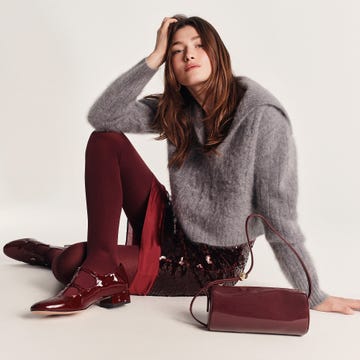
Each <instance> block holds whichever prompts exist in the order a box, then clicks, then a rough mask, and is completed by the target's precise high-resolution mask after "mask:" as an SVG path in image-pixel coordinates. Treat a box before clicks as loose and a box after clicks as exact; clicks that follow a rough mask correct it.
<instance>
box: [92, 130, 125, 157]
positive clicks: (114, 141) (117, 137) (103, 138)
mask: <svg viewBox="0 0 360 360" xmlns="http://www.w3.org/2000/svg"><path fill="white" fill-rule="evenodd" d="M128 142H129V140H128V138H127V137H126V135H125V134H124V133H123V132H116V131H93V132H92V133H91V135H90V137H89V140H88V143H87V147H86V151H89V150H90V149H96V152H99V151H101V150H102V151H108V150H114V149H117V150H118V149H119V148H121V147H122V146H126V145H127V144H128Z"/></svg>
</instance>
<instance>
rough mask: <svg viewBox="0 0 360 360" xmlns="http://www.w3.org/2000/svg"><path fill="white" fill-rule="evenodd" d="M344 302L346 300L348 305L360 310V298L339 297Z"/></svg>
mask: <svg viewBox="0 0 360 360" xmlns="http://www.w3.org/2000/svg"><path fill="white" fill-rule="evenodd" d="M339 299H341V301H342V302H345V303H346V305H348V306H350V307H352V308H353V309H357V310H360V300H358V299H347V298H339Z"/></svg>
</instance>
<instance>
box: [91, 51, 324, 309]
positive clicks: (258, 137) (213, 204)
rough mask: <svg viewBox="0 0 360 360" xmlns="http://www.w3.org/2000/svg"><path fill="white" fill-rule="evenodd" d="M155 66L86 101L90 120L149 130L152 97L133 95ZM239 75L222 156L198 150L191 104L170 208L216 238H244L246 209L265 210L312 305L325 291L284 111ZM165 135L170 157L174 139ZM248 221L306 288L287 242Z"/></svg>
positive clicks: (193, 230) (296, 282) (230, 241)
mask: <svg viewBox="0 0 360 360" xmlns="http://www.w3.org/2000/svg"><path fill="white" fill-rule="evenodd" d="M156 72H157V70H155V69H152V68H150V67H149V66H148V64H147V62H146V58H143V59H142V60H141V61H139V62H138V63H137V64H136V65H135V66H133V67H132V68H131V69H130V70H128V71H126V72H125V73H123V74H122V75H120V76H119V77H118V78H117V79H115V80H114V81H113V82H112V83H111V84H110V85H109V86H108V87H107V88H106V89H105V91H104V92H103V93H102V94H101V95H100V96H99V97H98V99H97V100H96V101H95V103H94V104H93V105H92V107H91V108H90V110H89V113H88V121H89V123H90V124H91V125H92V126H93V127H94V128H95V129H96V130H98V131H118V132H119V131H121V132H124V133H154V131H153V130H152V129H151V128H150V124H151V123H152V121H153V119H154V115H155V113H156V109H157V100H152V99H151V100H150V99H144V98H141V99H138V97H139V95H140V93H141V91H142V90H143V88H144V87H145V85H146V84H147V83H148V82H149V81H150V79H151V78H152V77H153V76H154V74H155V73H156ZM236 78H237V80H238V81H239V84H240V86H241V89H242V90H243V94H242V97H241V100H240V103H239V105H238V107H237V109H236V112H235V115H234V119H233V122H232V125H231V127H230V130H229V133H228V135H227V136H226V138H225V139H224V140H223V142H222V143H221V144H220V145H219V146H218V147H217V150H218V151H219V152H220V153H221V156H211V157H208V156H207V155H205V154H204V153H203V152H202V149H201V145H203V144H204V126H203V122H202V121H201V119H202V118H203V117H204V112H203V110H202V108H201V107H200V105H199V104H198V103H197V102H196V101H195V100H194V101H193V102H192V103H191V104H190V105H189V106H190V116H191V119H192V120H193V123H194V131H195V134H196V136H195V141H194V143H193V145H192V147H191V150H190V153H189V155H188V157H187V158H186V160H185V162H184V164H183V165H182V167H181V168H178V169H175V168H170V169H169V180H170V188H171V199H172V203H173V208H174V214H175V216H176V218H177V221H179V223H180V224H181V227H182V228H183V230H184V232H185V234H186V235H187V236H188V237H189V239H191V240H192V241H194V242H199V243H206V244H209V245H217V246H234V245H239V244H243V243H245V242H246V236H245V231H244V227H245V226H244V225H245V220H246V217H247V216H248V215H249V214H250V213H253V212H255V213H260V214H262V215H263V216H265V217H266V218H267V219H269V221H270V222H271V223H272V225H273V226H274V227H275V229H277V230H278V231H279V232H280V233H281V234H282V235H283V236H284V237H285V238H286V239H287V240H288V241H289V242H290V243H291V244H292V245H293V246H294V247H295V249H296V251H297V252H298V253H299V255H300V256H301V257H302V259H303V261H304V262H305V264H306V266H307V268H308V270H309V273H310V276H311V280H312V285H313V291H312V295H311V297H310V307H314V306H316V305H317V304H319V303H320V302H322V301H323V300H324V299H325V297H327V296H328V295H327V294H326V293H325V292H323V291H322V290H321V289H320V287H319V282H318V277H317V273H316V269H315V267H314V264H313V261H312V258H311V256H310V254H309V253H308V251H307V249H306V248H305V246H304V241H305V238H304V235H303V233H302V231H301V229H300V227H299V225H298V222H297V196H298V179H297V155H296V146H295V142H294V138H293V134H292V127H291V123H290V120H289V116H288V114H287V112H286V110H285V109H284V107H283V106H282V104H281V103H280V102H279V101H278V100H277V98H276V97H275V96H274V95H273V94H271V93H270V92H269V91H268V90H267V89H265V88H264V87H262V86H261V85H260V84H258V83H257V82H255V81H254V80H252V79H250V78H248V77H246V76H237V77H236ZM166 141H167V148H168V159H170V157H171V155H172V154H173V152H174V150H175V147H174V145H173V144H171V143H170V142H169V141H168V140H166ZM250 225H251V226H250V238H251V239H252V240H253V239H255V238H256V237H257V236H259V235H262V234H265V237H266V239H267V240H268V242H269V244H270V246H271V248H272V250H273V251H274V254H275V256H276V258H277V260H278V262H279V264H280V267H281V269H282V271H283V273H284V274H285V276H286V277H287V279H288V280H289V282H290V283H291V284H292V285H293V286H294V288H298V289H301V290H303V291H305V292H306V291H307V289H308V285H307V280H306V276H305V274H304V271H303V269H302V267H301V265H300V264H299V262H298V260H297V259H296V257H295V255H294V254H293V253H292V252H291V250H290V249H289V248H288V247H287V246H286V244H284V243H283V242H282V240H281V239H279V238H278V237H277V236H276V235H274V234H273V233H272V232H270V231H269V229H268V228H267V227H266V226H263V224H262V222H261V221H260V220H259V219H252V222H251V224H250Z"/></svg>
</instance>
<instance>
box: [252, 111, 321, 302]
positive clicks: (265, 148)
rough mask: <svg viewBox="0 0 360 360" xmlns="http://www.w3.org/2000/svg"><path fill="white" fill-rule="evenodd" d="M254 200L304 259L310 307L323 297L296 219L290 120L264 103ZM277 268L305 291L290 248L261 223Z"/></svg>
mask: <svg viewBox="0 0 360 360" xmlns="http://www.w3.org/2000/svg"><path fill="white" fill-rule="evenodd" d="M255 193H256V195H255V198H256V200H255V202H256V208H257V211H258V212H259V213H260V214H262V215H264V216H265V217H267V218H268V219H269V221H270V222H271V224H272V225H273V226H274V228H275V229H276V230H278V231H279V232H280V234H282V235H283V236H284V237H285V239H286V240H288V241H289V242H290V243H291V244H292V245H293V246H294V248H295V250H296V251H297V252H298V254H299V255H300V257H301V258H302V260H303V261H304V263H305V265H306V267H307V269H308V271H309V274H310V277H311V281H312V295H311V296H310V299H309V303H310V307H311V308H312V307H314V306H316V305H318V304H319V303H321V302H322V301H323V300H324V299H325V298H326V297H327V296H328V294H326V293H325V292H323V291H322V290H321V289H320V287H319V280H318V276H317V273H316V269H315V266H314V263H313V260H312V258H311V256H310V254H309V252H308V250H307V249H306V247H305V244H304V242H305V238H304V235H303V233H302V231H301V229H300V227H299V225H298V222H297V196H298V179H297V155H296V146H295V142H294V138H293V135H292V129H291V125H290V122H289V121H288V119H287V118H286V117H285V116H284V115H283V113H282V112H281V111H280V110H278V109H277V108H276V107H274V106H266V108H265V111H264V113H263V117H262V119H261V122H260V125H259V132H258V139H257V148H256V160H255ZM264 228H265V237H266V239H267V240H268V242H269V244H270V246H271V248H272V250H273V252H274V254H275V257H276V259H277V260H278V262H279V265H280V268H281V270H282V272H283V273H284V275H285V276H286V278H287V279H288V280H289V282H290V283H291V284H292V286H293V287H294V288H297V289H300V290H302V291H304V292H307V291H308V283H307V278H306V275H305V273H304V270H303V268H302V267H301V264H300V263H299V261H298V259H297V258H296V256H295V255H294V254H293V252H292V251H291V250H290V248H289V247H288V246H287V245H286V244H285V243H284V242H283V241H282V240H281V239H279V238H278V237H277V236H276V235H275V234H274V233H272V232H271V231H270V229H269V228H268V227H267V226H266V225H264Z"/></svg>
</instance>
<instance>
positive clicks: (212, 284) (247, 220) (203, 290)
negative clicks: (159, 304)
mask: <svg viewBox="0 0 360 360" xmlns="http://www.w3.org/2000/svg"><path fill="white" fill-rule="evenodd" d="M253 217H257V218H260V219H261V220H262V221H263V222H264V223H265V224H266V225H267V226H268V227H269V228H270V230H271V231H272V232H273V233H274V234H275V235H277V236H278V237H279V238H280V239H281V240H283V241H284V242H285V243H286V245H288V247H289V248H290V249H291V250H292V252H293V253H294V254H295V255H296V257H297V259H298V260H299V262H300V264H301V266H302V268H303V269H304V272H305V275H306V278H307V281H308V285H309V290H308V295H307V297H308V298H310V296H311V291H312V283H311V278H310V275H309V272H308V270H307V268H306V266H305V264H304V262H303V260H302V259H301V257H300V255H299V254H298V253H297V251H296V250H295V249H294V247H293V246H292V245H291V244H290V243H289V242H288V241H287V240H286V239H285V238H284V237H283V236H281V234H280V233H279V232H278V231H276V230H275V229H274V227H273V226H272V225H271V224H270V222H269V221H268V220H267V219H266V218H265V217H264V216H262V215H260V214H255V213H252V214H250V215H249V216H248V217H247V218H246V222H245V232H246V239H247V243H248V245H249V250H250V257H251V264H250V268H249V270H248V271H247V272H246V273H244V272H242V273H240V274H239V276H237V277H232V278H226V279H219V280H214V281H210V282H208V283H207V284H206V285H205V286H204V287H203V288H201V289H200V290H199V291H198V292H197V293H196V294H195V295H194V297H193V298H192V300H191V303H190V314H191V316H192V317H193V318H194V319H195V320H196V321H197V322H198V323H200V324H201V325H204V326H205V327H206V326H207V324H205V323H204V322H202V321H200V320H199V319H198V318H196V317H195V315H194V313H193V305H194V301H195V299H196V298H197V297H198V296H199V295H200V294H202V293H205V294H206V295H207V306H206V311H209V304H210V296H209V291H208V290H209V288H211V287H212V286H214V285H220V284H224V283H226V282H230V281H239V280H240V281H244V280H245V279H246V278H247V277H248V275H249V273H250V271H251V270H252V268H253V266H254V254H253V252H252V247H251V244H250V239H249V231H248V227H249V221H250V219H251V218H253Z"/></svg>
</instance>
